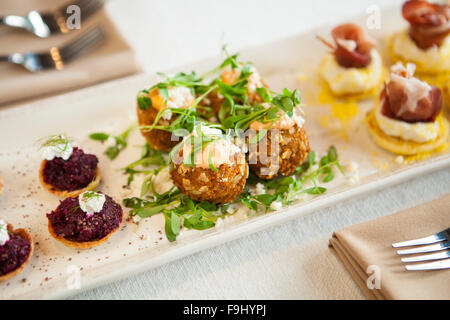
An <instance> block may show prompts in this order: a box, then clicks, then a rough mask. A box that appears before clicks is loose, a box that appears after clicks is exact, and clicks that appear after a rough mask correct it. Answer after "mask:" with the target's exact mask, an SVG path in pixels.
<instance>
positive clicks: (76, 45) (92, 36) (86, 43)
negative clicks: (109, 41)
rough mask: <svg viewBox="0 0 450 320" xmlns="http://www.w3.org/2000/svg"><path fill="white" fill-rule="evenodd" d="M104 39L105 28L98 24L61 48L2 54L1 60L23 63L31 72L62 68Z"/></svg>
mask: <svg viewBox="0 0 450 320" xmlns="http://www.w3.org/2000/svg"><path fill="white" fill-rule="evenodd" d="M104 39H105V32H104V30H103V28H102V27H101V26H100V25H97V26H94V27H92V28H91V29H89V30H88V31H86V32H84V33H83V34H82V35H81V36H80V37H78V38H76V39H75V40H73V41H71V42H70V43H68V44H66V45H64V46H62V47H61V48H56V47H53V48H51V49H50V50H49V51H47V52H41V53H33V52H28V53H24V54H22V53H13V54H10V55H7V56H0V62H1V61H4V62H11V63H15V64H18V65H22V66H23V67H25V69H27V70H29V71H31V72H38V71H41V70H46V69H57V70H62V69H64V66H65V64H67V63H69V62H71V61H72V60H74V59H76V58H77V57H79V56H80V55H82V54H83V53H85V52H86V51H88V50H89V49H92V48H93V47H94V46H96V45H98V44H100V43H101V42H102V41H103V40H104Z"/></svg>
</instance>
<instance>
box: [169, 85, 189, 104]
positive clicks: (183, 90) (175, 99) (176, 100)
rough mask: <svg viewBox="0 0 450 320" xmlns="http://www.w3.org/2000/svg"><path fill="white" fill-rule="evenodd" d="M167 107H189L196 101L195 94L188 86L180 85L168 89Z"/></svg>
mask: <svg viewBox="0 0 450 320" xmlns="http://www.w3.org/2000/svg"><path fill="white" fill-rule="evenodd" d="M168 93H169V98H168V99H167V108H183V107H188V106H190V105H191V104H192V102H194V96H193V95H192V93H191V90H190V89H189V88H188V87H184V86H179V87H173V88H169V89H168Z"/></svg>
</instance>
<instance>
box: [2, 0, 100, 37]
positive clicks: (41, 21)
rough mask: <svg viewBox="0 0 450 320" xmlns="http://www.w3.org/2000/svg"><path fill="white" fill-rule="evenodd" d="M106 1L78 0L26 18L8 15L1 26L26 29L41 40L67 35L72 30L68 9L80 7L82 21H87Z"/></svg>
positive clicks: (27, 15)
mask: <svg viewBox="0 0 450 320" xmlns="http://www.w3.org/2000/svg"><path fill="white" fill-rule="evenodd" d="M103 3H104V0H78V1H76V2H75V3H68V4H66V5H63V6H61V7H59V8H58V9H56V10H54V11H52V12H45V13H39V12H37V11H30V12H28V13H27V14H26V15H25V16H23V17H22V16H16V15H8V16H4V17H0V25H5V26H8V27H14V28H20V29H25V30H28V31H30V32H31V33H33V34H34V35H36V36H38V37H40V38H47V37H49V36H51V35H52V34H57V33H67V32H69V31H71V29H70V28H69V27H68V26H67V24H66V19H67V7H68V6H69V5H77V6H78V7H80V11H81V19H87V18H89V17H90V16H91V15H93V14H94V13H95V12H97V11H98V10H99V9H100V8H101V7H102V6H103Z"/></svg>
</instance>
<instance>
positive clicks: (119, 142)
mask: <svg viewBox="0 0 450 320" xmlns="http://www.w3.org/2000/svg"><path fill="white" fill-rule="evenodd" d="M136 127H137V124H136V123H133V124H131V125H130V126H129V127H128V129H127V130H125V131H124V132H122V133H121V134H119V135H117V136H114V135H111V134H108V133H104V132H96V133H92V134H90V135H89V138H91V139H92V140H95V141H100V142H102V143H103V142H105V141H106V140H108V139H109V138H112V139H114V141H115V145H114V146H110V147H108V148H107V149H106V151H105V154H106V155H107V156H108V158H110V159H111V160H114V159H115V158H117V156H118V155H119V153H120V152H121V151H122V150H123V149H125V148H126V147H127V138H128V136H129V135H130V133H131V132H132V131H133V130H134V129H136Z"/></svg>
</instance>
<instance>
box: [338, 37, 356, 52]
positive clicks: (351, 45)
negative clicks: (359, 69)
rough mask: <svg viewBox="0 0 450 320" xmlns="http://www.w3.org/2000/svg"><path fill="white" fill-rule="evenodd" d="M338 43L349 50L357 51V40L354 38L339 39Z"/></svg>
mask: <svg viewBox="0 0 450 320" xmlns="http://www.w3.org/2000/svg"><path fill="white" fill-rule="evenodd" d="M336 42H337V44H338V45H340V46H342V47H344V48H345V49H346V50H347V51H350V52H352V51H355V49H356V47H357V46H358V45H357V43H356V41H354V40H345V39H337V40H336Z"/></svg>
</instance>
